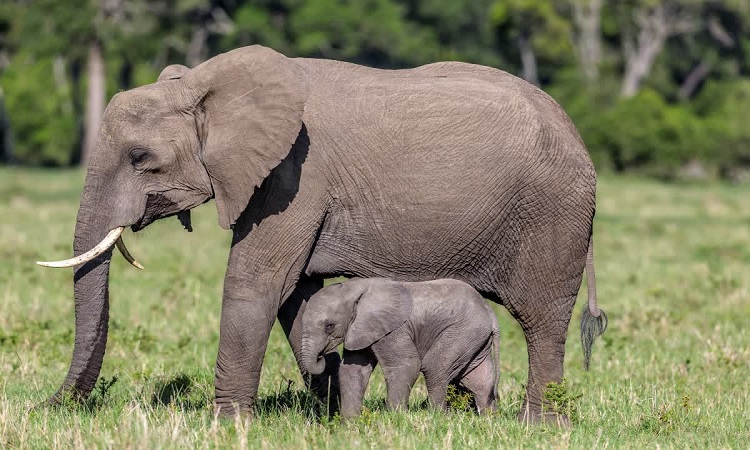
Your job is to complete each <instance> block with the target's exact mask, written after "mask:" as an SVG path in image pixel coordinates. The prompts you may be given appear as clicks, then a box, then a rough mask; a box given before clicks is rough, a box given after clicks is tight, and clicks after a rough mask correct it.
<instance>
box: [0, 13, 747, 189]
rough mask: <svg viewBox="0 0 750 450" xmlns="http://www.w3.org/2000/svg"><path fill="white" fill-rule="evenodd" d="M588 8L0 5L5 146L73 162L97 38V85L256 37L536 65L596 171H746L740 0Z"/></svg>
mask: <svg viewBox="0 0 750 450" xmlns="http://www.w3.org/2000/svg"><path fill="white" fill-rule="evenodd" d="M592 4H593V3H592V1H591V0H554V1H548V0H305V1H303V0H236V1H231V2H227V1H219V0H132V1H123V2H98V1H91V0H86V1H83V2H79V1H72V0H38V1H29V0H15V1H11V2H2V3H0V82H1V83H2V88H3V90H4V92H5V95H6V97H7V100H6V101H7V103H8V105H7V107H8V115H9V118H10V126H11V128H12V131H13V143H14V145H15V148H14V149H13V152H14V153H15V154H16V159H17V160H19V162H21V163H23V164H28V165H55V166H60V165H67V164H69V163H71V162H73V163H74V162H75V161H77V156H76V155H77V154H79V153H80V148H79V147H80V143H81V141H82V139H81V137H82V135H83V132H85V129H84V127H83V117H82V116H83V114H84V111H85V110H86V108H85V105H86V101H87V100H86V98H87V97H86V95H87V93H86V82H85V81H86V80H85V78H86V77H85V73H86V64H87V59H88V50H89V46H90V45H91V43H92V42H94V41H96V42H99V43H101V45H102V46H103V48H104V56H105V66H106V96H107V97H110V96H112V95H114V94H115V93H116V92H118V91H119V90H122V89H129V88H132V87H134V86H138V85H142V84H146V83H150V82H153V81H154V79H155V78H156V76H157V74H158V73H159V72H160V71H161V69H162V68H163V67H164V66H166V65H167V64H171V63H180V64H187V65H195V64H198V63H200V62H201V61H203V60H205V59H206V58H209V57H211V56H213V55H215V54H217V53H220V52H224V51H227V50H230V49H232V48H235V47H239V46H244V45H251V44H262V45H266V46H269V47H272V48H274V49H276V50H278V51H281V52H282V53H285V54H287V55H290V56H304V57H324V58H334V59H342V60H347V61H353V62H357V63H361V64H366V65H371V66H376V67H383V68H402V67H412V66H415V65H419V64H424V63H429V62H432V61H437V60H461V61H467V62H473V63H478V64H485V65H489V66H493V67H497V68H500V69H503V70H506V71H509V72H511V73H514V74H517V75H520V74H523V73H528V74H529V76H533V73H534V71H533V70H529V71H526V72H524V70H523V69H524V68H526V69H528V68H529V67H530V65H532V64H533V66H535V67H536V71H535V72H536V74H537V78H538V81H539V82H540V84H541V87H542V88H543V89H544V90H545V91H547V92H549V93H551V94H552V95H553V96H554V97H555V98H556V99H558V100H559V101H560V102H561V104H562V105H563V106H564V107H565V109H566V111H568V113H569V114H570V116H571V117H572V119H573V121H574V122H575V124H576V125H577V127H578V128H579V130H580V132H581V135H582V136H583V139H584V141H585V142H586V144H587V146H588V148H589V151H590V153H591V156H592V159H593V160H594V162H595V164H596V166H597V168H599V169H601V170H605V171H606V170H614V171H639V172H643V173H648V174H651V175H654V176H658V177H660V178H668V179H671V178H675V177H679V176H681V174H682V173H683V172H684V169H685V167H686V166H688V165H690V164H694V163H696V162H698V164H699V165H700V166H701V167H704V168H705V170H704V172H705V173H706V174H708V175H709V176H710V175H711V174H713V173H718V174H719V175H720V176H722V177H727V178H731V179H734V180H739V179H741V178H742V176H741V175H739V174H742V173H745V172H750V150H748V148H750V143H749V142H750V137H749V136H748V133H747V132H746V129H747V127H746V126H745V125H744V123H743V119H742V116H743V114H742V111H745V110H747V105H746V104H745V103H746V100H745V99H746V91H747V90H748V88H747V87H746V86H747V83H748V80H750V56H748V55H750V25H749V24H750V7H749V6H748V5H750V3H748V2H747V1H745V0H727V1H723V2H717V1H712V0H669V1H657V0H628V1H619V0H601V6H602V7H601V10H600V12H599V14H598V16H593V18H594V19H597V20H593V21H592V17H587V16H586V12H587V11H590V8H589V6H590V5H592ZM662 6H663V7H665V10H666V11H667V14H671V16H669V17H668V20H667V21H666V22H664V24H666V25H669V24H672V23H680V24H681V25H680V26H677V27H675V28H664V29H665V30H668V33H667V37H666V39H665V40H664V42H662V43H656V42H653V40H654V34H653V33H650V34H649V33H648V32H646V33H642V31H644V30H646V31H648V28H647V27H648V26H650V25H647V24H648V23H651V22H649V20H651V19H653V17H654V11H656V10H657V8H659V7H662ZM647 19H648V20H647ZM666 25H665V26H666ZM644 27H646V28H644ZM652 28H653V27H652ZM657 28H658V27H657ZM587 30H588V31H587ZM592 30H593V31H592ZM587 33H588V34H587ZM591 33H593V34H591ZM591 36H593V39H594V40H595V41H596V42H593V43H596V44H597V45H595V46H594V47H596V48H599V49H600V50H599V51H598V52H600V53H601V55H600V58H598V60H597V61H596V62H594V63H592V62H591V61H588V62H586V61H581V58H582V55H585V54H592V53H591V47H590V45H589V44H592V42H585V39H591V38H592V37H591ZM649 39H650V40H651V41H650V42H646V41H649ZM642 40H643V42H642ZM522 42H523V44H522ZM641 43H647V44H653V45H651V46H648V45H647V46H646V47H644V48H651V49H653V51H654V52H655V55H654V58H653V64H652V65H651V66H649V67H648V68H647V69H646V73H645V75H644V77H643V79H642V81H641V82H640V85H639V93H638V94H637V95H636V96H635V97H633V98H628V99H621V98H620V97H619V93H620V92H621V88H622V84H623V75H624V73H625V68H626V67H628V65H629V60H630V59H631V58H634V55H635V54H636V53H637V52H638V48H639V45H641ZM522 48H523V51H522ZM593 53H596V52H593ZM522 56H524V57H525V59H526V60H525V61H523V60H522ZM54 61H63V63H64V70H63V72H62V76H59V75H58V76H56V77H52V76H51V75H50V73H52V69H51V66H53V65H54V64H55V63H54ZM583 65H585V66H586V68H585V70H584V67H583ZM592 67H594V68H595V70H594V69H592ZM700 67H703V68H704V69H705V73H704V74H703V75H700V77H698V78H699V79H698V81H697V82H696V83H695V84H694V88H690V89H686V88H685V84H686V81H687V80H688V79H689V78H690V77H691V76H695V74H696V73H700V71H697V72H696V69H697V68H700ZM584 72H585V73H586V76H587V77H588V78H586V77H583V76H582V74H583V73H584ZM592 72H596V74H595V75H591V73H592Z"/></svg>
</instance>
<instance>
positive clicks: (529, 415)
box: [518, 404, 570, 428]
mask: <svg viewBox="0 0 750 450" xmlns="http://www.w3.org/2000/svg"><path fill="white" fill-rule="evenodd" d="M518 421H519V422H521V423H523V424H526V425H542V424H543V425H555V426H558V427H560V428H570V419H569V418H568V416H567V415H565V414H560V413H556V412H553V411H543V410H542V408H539V407H536V408H534V407H532V406H529V404H524V406H523V408H522V409H521V412H519V413H518Z"/></svg>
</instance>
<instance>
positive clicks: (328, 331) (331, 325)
mask: <svg viewBox="0 0 750 450" xmlns="http://www.w3.org/2000/svg"><path fill="white" fill-rule="evenodd" d="M334 327H335V325H334V324H332V323H328V324H326V333H329V334H330V333H331V332H333V329H334Z"/></svg>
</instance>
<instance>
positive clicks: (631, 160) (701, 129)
mask: <svg viewBox="0 0 750 450" xmlns="http://www.w3.org/2000/svg"><path fill="white" fill-rule="evenodd" d="M587 120H589V121H591V122H593V123H591V122H590V123H589V124H588V126H587V127H586V128H585V129H584V133H585V134H584V140H585V141H586V143H587V145H588V146H589V148H590V149H591V150H590V151H591V152H592V153H596V152H602V151H603V152H605V155H600V156H599V158H600V159H605V158H606V159H608V160H609V162H610V164H611V165H612V167H614V168H615V169H616V170H619V171H622V170H632V169H639V170H644V169H645V170H647V171H651V172H652V173H658V174H660V175H662V176H673V175H674V173H675V171H676V170H677V169H678V168H679V167H681V166H682V165H683V164H685V163H686V162H688V161H689V160H691V159H694V158H701V157H702V156H704V152H705V148H706V147H705V146H706V144H707V136H706V130H705V125H704V124H703V123H702V122H701V121H700V120H699V119H698V118H697V117H696V116H695V115H694V114H692V113H691V111H690V110H687V109H685V108H683V107H680V106H672V105H669V104H667V103H666V102H665V101H664V99H663V98H662V97H661V96H660V95H659V94H658V93H656V92H655V91H652V90H650V89H644V90H642V91H641V92H640V93H639V94H638V95H636V96H635V97H632V98H629V99H623V100H620V101H618V102H617V103H616V104H615V105H614V107H612V108H611V109H609V110H608V111H606V112H604V113H603V114H599V115H596V116H591V117H589V118H588V119H587Z"/></svg>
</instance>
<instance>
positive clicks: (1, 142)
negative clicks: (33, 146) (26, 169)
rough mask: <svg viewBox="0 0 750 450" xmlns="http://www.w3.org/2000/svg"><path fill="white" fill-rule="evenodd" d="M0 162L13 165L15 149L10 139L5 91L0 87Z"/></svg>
mask: <svg viewBox="0 0 750 450" xmlns="http://www.w3.org/2000/svg"><path fill="white" fill-rule="evenodd" d="M0 162H3V163H5V164H12V163H13V162H14V161H13V147H12V143H11V137H10V118H9V117H8V111H7V110H6V109H5V100H4V97H3V89H2V88H1V87H0Z"/></svg>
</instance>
